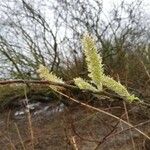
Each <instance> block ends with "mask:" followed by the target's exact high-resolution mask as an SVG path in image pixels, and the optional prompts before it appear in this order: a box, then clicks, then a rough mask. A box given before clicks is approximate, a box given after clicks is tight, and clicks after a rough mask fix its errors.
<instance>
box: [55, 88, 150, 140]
mask: <svg viewBox="0 0 150 150" xmlns="http://www.w3.org/2000/svg"><path fill="white" fill-rule="evenodd" d="M53 90H54V89H53ZM54 91H55V92H57V93H59V94H61V95H63V96H64V97H66V98H68V99H69V100H72V101H74V102H76V103H78V104H80V105H82V106H85V107H88V108H90V109H93V110H96V111H98V112H101V113H103V114H106V115H108V116H110V117H112V118H114V119H117V120H119V121H121V122H122V123H124V124H126V125H128V126H129V127H132V128H134V130H136V131H137V132H139V133H140V134H142V135H143V136H144V137H146V138H147V139H149V140H150V137H149V136H148V135H146V134H145V133H144V132H142V131H141V130H139V129H137V128H136V127H134V126H133V125H132V124H130V123H128V122H126V121H125V120H123V119H121V118H119V117H117V116H115V115H113V114H111V113H109V112H106V111H104V110H101V109H99V108H96V107H93V106H91V105H88V104H86V103H83V102H80V101H78V100H76V99H74V98H71V97H69V96H68V95H66V94H64V93H62V92H59V91H57V90H54Z"/></svg>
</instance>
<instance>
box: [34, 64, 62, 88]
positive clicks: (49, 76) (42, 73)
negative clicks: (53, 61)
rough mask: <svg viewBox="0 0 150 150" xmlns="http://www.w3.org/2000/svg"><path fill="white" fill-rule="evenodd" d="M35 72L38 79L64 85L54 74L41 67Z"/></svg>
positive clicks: (52, 86)
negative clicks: (37, 74)
mask: <svg viewBox="0 0 150 150" xmlns="http://www.w3.org/2000/svg"><path fill="white" fill-rule="evenodd" d="M37 72H38V73H39V76H40V78H42V79H44V80H48V81H52V82H56V83H64V82H63V80H62V79H61V78H59V77H57V76H56V75H55V74H54V73H52V72H49V70H48V69H47V68H46V67H45V66H43V65H40V66H39V69H38V70H37ZM50 87H51V88H53V89H55V90H56V89H57V87H56V86H54V85H50Z"/></svg>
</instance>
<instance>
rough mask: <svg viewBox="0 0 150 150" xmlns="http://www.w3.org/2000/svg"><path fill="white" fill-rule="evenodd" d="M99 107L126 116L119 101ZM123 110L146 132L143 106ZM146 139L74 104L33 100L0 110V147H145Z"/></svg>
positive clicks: (149, 120)
mask: <svg viewBox="0 0 150 150" xmlns="http://www.w3.org/2000/svg"><path fill="white" fill-rule="evenodd" d="M99 108H100V109H103V110H105V111H107V112H110V113H112V114H114V115H116V116H118V117H122V119H125V120H126V118H127V115H125V109H124V105H123V104H119V105H116V104H115V105H111V107H109V106H103V105H100V106H99ZM127 110H128V113H129V121H130V123H132V124H133V125H136V127H137V128H138V129H139V130H141V131H142V132H144V133H145V134H146V135H150V117H149V116H147V115H145V114H144V113H143V112H144V109H143V108H140V107H137V106H133V105H132V106H127ZM145 141H146V142H145ZM147 141H148V140H146V137H144V136H143V135H141V134H140V133H138V132H137V131H135V130H134V128H133V129H132V130H129V126H127V125H125V124H123V123H121V122H120V121H118V120H116V119H113V118H112V117H109V116H107V115H106V114H102V113H99V112H96V111H94V110H91V109H89V108H86V107H82V106H80V105H77V104H75V105H72V106H65V105H64V104H63V103H62V102H57V101H56V102H51V103H41V102H35V103H28V105H26V107H23V106H20V107H17V108H13V109H7V110H4V111H3V112H2V113H1V114H0V150H8V149H11V150H22V149H23V150H32V149H35V150H72V149H76V150H148V149H150V146H149V145H148V144H149V142H147ZM145 143H146V145H145Z"/></svg>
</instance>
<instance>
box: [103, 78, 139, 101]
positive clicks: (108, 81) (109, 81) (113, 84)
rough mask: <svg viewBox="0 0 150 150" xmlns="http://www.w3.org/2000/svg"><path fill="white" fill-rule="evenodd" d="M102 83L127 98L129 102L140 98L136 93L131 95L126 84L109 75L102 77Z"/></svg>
mask: <svg viewBox="0 0 150 150" xmlns="http://www.w3.org/2000/svg"><path fill="white" fill-rule="evenodd" d="M102 84H103V85H104V86H106V87H107V88H109V89H110V90H112V91H114V92H115V93H117V94H118V95H120V96H121V97H122V98H124V99H125V100H127V101H128V102H133V101H134V100H139V99H138V98H137V97H135V96H134V95H131V94H130V93H129V92H128V91H127V89H126V87H125V86H123V85H122V84H121V83H120V82H117V81H115V80H114V79H113V78H111V77H108V76H103V78H102Z"/></svg>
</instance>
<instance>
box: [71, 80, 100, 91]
mask: <svg viewBox="0 0 150 150" xmlns="http://www.w3.org/2000/svg"><path fill="white" fill-rule="evenodd" d="M74 82H75V85H76V86H78V87H79V89H84V90H90V91H93V92H97V91H98V90H97V89H96V88H95V87H94V86H92V85H91V84H89V83H88V82H87V81H85V80H84V79H82V78H75V79H74Z"/></svg>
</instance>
